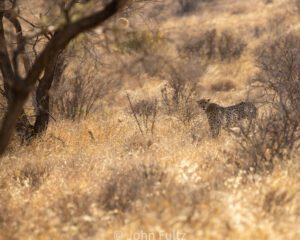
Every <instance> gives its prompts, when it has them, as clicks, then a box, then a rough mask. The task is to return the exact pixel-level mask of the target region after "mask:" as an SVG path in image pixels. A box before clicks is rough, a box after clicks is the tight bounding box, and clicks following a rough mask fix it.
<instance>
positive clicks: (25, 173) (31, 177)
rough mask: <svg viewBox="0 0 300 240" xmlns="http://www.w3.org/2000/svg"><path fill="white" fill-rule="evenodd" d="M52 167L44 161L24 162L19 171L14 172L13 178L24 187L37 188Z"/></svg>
mask: <svg viewBox="0 0 300 240" xmlns="http://www.w3.org/2000/svg"><path fill="white" fill-rule="evenodd" d="M50 171H51V168H50V167H49V166H48V165H47V164H44V163H43V164H42V163H24V165H23V166H22V168H21V169H20V170H19V171H16V172H15V173H14V176H13V178H14V179H15V180H16V181H17V182H18V183H19V184H20V185H21V186H24V187H29V188H30V189H31V190H37V189H38V188H39V187H40V186H41V185H42V183H43V182H44V181H45V179H46V178H47V177H48V176H49V174H50Z"/></svg>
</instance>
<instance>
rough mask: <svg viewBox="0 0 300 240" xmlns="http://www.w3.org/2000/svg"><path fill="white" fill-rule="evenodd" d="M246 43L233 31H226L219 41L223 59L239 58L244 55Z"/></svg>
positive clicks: (220, 53)
mask: <svg viewBox="0 0 300 240" xmlns="http://www.w3.org/2000/svg"><path fill="white" fill-rule="evenodd" d="M245 47H246V44H245V43H244V42H243V41H242V40H241V39H239V38H237V37H235V36H234V35H233V34H232V33H231V32H228V31H224V32H222V33H221V36H220V38H219V41H218V50H219V55H220V58H221V61H224V60H228V61H231V60H234V59H239V58H240V56H241V55H242V53H243V51H244V49H245Z"/></svg>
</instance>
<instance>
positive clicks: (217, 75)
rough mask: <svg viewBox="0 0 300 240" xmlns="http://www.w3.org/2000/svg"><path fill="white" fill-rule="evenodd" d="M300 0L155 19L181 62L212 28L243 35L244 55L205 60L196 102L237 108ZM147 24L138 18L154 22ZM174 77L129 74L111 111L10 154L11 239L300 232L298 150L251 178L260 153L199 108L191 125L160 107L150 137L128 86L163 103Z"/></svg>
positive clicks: (3, 169) (236, 1)
mask: <svg viewBox="0 0 300 240" xmlns="http://www.w3.org/2000/svg"><path fill="white" fill-rule="evenodd" d="M268 2H269V3H268ZM295 2H296V1H289V0H273V1H266V0H265V1H263V0H251V1H240V0H219V1H213V2H212V3H206V4H204V5H203V6H202V7H200V9H199V10H197V11H194V12H192V13H190V14H185V15H180V14H178V13H177V14H174V13H173V12H172V11H171V10H170V9H168V8H167V7H163V8H161V10H160V11H162V12H161V13H160V15H159V16H155V20H151V19H150V20H146V21H148V22H147V23H148V25H149V26H151V27H152V28H155V29H159V31H160V32H161V33H162V34H163V36H164V38H166V39H168V42H169V44H168V46H167V47H166V48H165V49H164V50H163V53H164V54H165V55H168V57H169V59H176V61H178V59H179V60H180V61H182V62H184V61H187V60H186V59H185V58H182V57H181V55H180V53H179V51H178V46H183V45H184V43H185V42H188V41H191V42H193V39H197V37H199V36H203V34H205V33H206V32H208V31H212V30H213V29H215V31H216V35H217V38H218V37H220V36H221V35H222V33H223V32H229V33H230V36H234V38H235V39H237V40H238V41H241V42H243V43H244V44H245V47H244V49H243V51H242V53H241V55H240V56H239V57H237V58H234V59H231V60H230V61H227V60H226V61H221V60H220V56H219V55H217V56H214V57H212V58H211V59H206V60H205V66H206V67H205V69H204V70H203V71H202V73H201V76H200V74H199V77H198V81H197V87H198V88H199V94H198V95H197V97H199V98H201V97H207V98H211V99H212V100H213V101H214V102H218V103H220V104H222V105H231V104H234V103H237V102H240V101H243V100H245V99H247V98H248V97H249V98H250V100H255V96H256V95H255V93H252V94H253V95H251V94H250V95H248V90H249V80H251V78H253V77H254V76H255V74H256V73H257V71H258V68H257V64H256V62H255V51H256V49H257V48H259V47H260V46H262V44H263V43H265V42H270V41H274V40H276V39H277V38H279V37H280V36H284V35H285V34H288V33H291V32H294V33H298V32H299V30H298V29H299V27H300V25H299V10H298V9H297V7H296V4H295ZM154 5H155V4H154ZM154 7H155V6H151V7H149V9H146V10H145V16H146V15H147V16H148V15H149V16H151V13H152V11H153V12H155V11H158V10H157V9H155V11H154V10H153V8H154ZM164 12H165V15H164ZM171 12H172V13H171ZM138 19H140V18H139V16H132V18H129V22H130V24H131V25H135V27H136V28H143V27H144V28H145V26H144V25H145V23H144V22H143V21H141V20H138ZM134 21H136V22H134ZM124 31H126V30H124ZM128 31H129V30H128ZM217 42H218V40H217ZM235 44H236V43H235ZM215 54H216V53H215ZM203 56H204V55H203ZM203 58H208V57H207V55H205V57H203ZM137 80H139V81H137ZM166 81H167V79H166V78H165V77H164V75H163V74H158V75H154V76H151V74H149V73H147V72H146V73H141V74H139V75H138V77H136V76H130V75H126V81H125V82H123V84H122V86H121V88H120V90H119V91H118V92H117V93H114V94H115V95H114V97H113V98H109V100H107V104H104V107H103V108H102V110H101V112H95V113H93V114H91V115H89V116H88V117H87V118H86V119H83V120H80V121H75V122H73V121H70V120H66V119H61V118H59V119H58V120H57V121H52V122H51V124H50V126H49V128H48V130H47V132H46V133H45V134H44V135H43V136H41V137H40V138H38V139H35V140H34V141H33V142H32V143H30V144H29V145H20V143H19V142H18V140H17V139H15V140H14V141H13V142H12V144H11V145H10V147H9V149H8V151H7V153H6V154H5V156H3V157H2V159H1V161H0V240H2V239H3V240H4V239H108V240H111V239H116V240H125V239H147V240H148V239H151V240H152V239H174V240H175V239H176V240H179V239H182V240H187V239H190V240H194V239H249V240H250V239H272V240H273V239H299V238H300V228H299V223H300V155H299V152H295V153H293V156H292V157H291V159H290V160H287V161H280V159H277V160H276V161H275V165H274V169H273V170H272V171H264V172H257V173H249V171H246V170H245V169H244V168H243V165H244V164H245V163H247V162H249V161H251V159H242V158H241V156H242V155H241V154H240V152H239V150H238V144H237V142H236V139H235V138H233V136H232V135H230V134H229V133H227V132H225V131H222V133H221V135H220V136H219V137H218V138H217V139H212V138H211V137H210V133H209V129H208V124H207V122H206V118H205V115H204V113H203V112H201V111H200V109H199V111H198V114H197V117H195V118H194V119H193V121H191V122H189V123H188V124H183V123H182V122H181V121H180V120H178V118H177V117H176V116H173V115H168V114H166V113H165V112H164V111H160V109H161V105H160V104H159V108H158V110H159V111H158V113H157V116H156V122H155V128H154V131H153V134H144V135H143V134H141V133H140V131H139V128H138V126H137V125H136V122H135V119H134V118H133V116H132V115H131V114H130V113H129V104H128V102H127V99H126V93H129V94H130V96H131V97H132V99H133V100H134V101H137V100H138V99H141V98H142V97H145V96H147V97H156V98H157V99H160V97H161V89H162V88H163V87H164V85H165V83H166ZM224 83H227V85H228V86H229V87H228V88H226V86H225V85H226V84H225V85H223V84H224ZM259 114H262V112H261V111H260V109H259ZM195 135H197V136H196V137H195Z"/></svg>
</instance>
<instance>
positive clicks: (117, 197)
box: [99, 163, 166, 211]
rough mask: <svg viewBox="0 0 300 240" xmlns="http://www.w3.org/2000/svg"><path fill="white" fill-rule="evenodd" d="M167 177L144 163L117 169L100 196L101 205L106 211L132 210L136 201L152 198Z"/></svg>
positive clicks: (155, 167) (156, 166) (157, 169)
mask: <svg viewBox="0 0 300 240" xmlns="http://www.w3.org/2000/svg"><path fill="white" fill-rule="evenodd" d="M165 177H166V174H165V172H164V171H163V170H162V169H161V168H160V167H159V166H158V165H155V164H144V163H142V164H138V165H132V166H128V167H126V168H125V169H124V168H123V169H119V170H117V169H116V170H114V171H113V172H112V174H111V177H109V178H108V179H107V180H106V183H105V184H104V187H103V189H102V191H101V193H100V195H99V201H100V205H101V206H103V207H104V208H105V209H106V210H116V209H118V210H121V211H126V210H130V207H131V206H132V204H133V203H134V202H135V201H136V200H138V199H142V198H147V197H151V196H152V195H153V194H154V193H155V191H154V190H155V187H157V186H159V184H160V183H161V182H162V181H163V180H164V178H165Z"/></svg>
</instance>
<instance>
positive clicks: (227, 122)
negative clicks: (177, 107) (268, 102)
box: [197, 99, 257, 138]
mask: <svg viewBox="0 0 300 240" xmlns="http://www.w3.org/2000/svg"><path fill="white" fill-rule="evenodd" d="M197 103H198V105H199V107H200V108H202V109H203V110H204V111H205V113H206V116H207V120H208V124H209V127H210V131H211V133H212V137H214V138H215V137H217V136H218V135H219V133H220V129H221V127H223V128H231V127H237V126H238V125H239V124H240V123H241V122H242V121H243V120H248V121H249V122H250V123H251V122H252V120H254V119H255V118H256V112H257V109H256V107H255V105H254V104H253V103H251V102H240V103H238V104H236V105H233V106H229V107H222V106H220V105H218V104H216V103H211V102H210V99H200V100H198V101H197Z"/></svg>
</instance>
